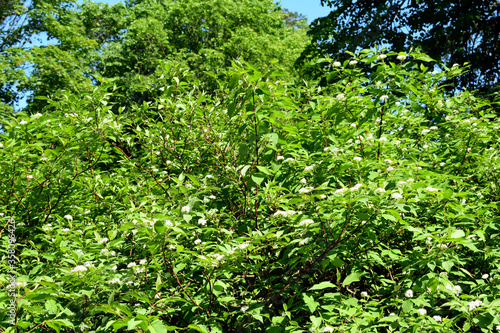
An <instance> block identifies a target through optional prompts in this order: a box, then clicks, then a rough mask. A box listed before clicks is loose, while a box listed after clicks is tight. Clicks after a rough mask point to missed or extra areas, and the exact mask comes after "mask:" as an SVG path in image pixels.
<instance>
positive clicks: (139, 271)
mask: <svg viewBox="0 0 500 333" xmlns="http://www.w3.org/2000/svg"><path fill="white" fill-rule="evenodd" d="M145 271H146V268H145V267H136V268H134V272H135V273H136V274H138V273H144V272H145Z"/></svg>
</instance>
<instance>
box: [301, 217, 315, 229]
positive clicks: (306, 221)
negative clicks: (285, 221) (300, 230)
mask: <svg viewBox="0 0 500 333" xmlns="http://www.w3.org/2000/svg"><path fill="white" fill-rule="evenodd" d="M313 223H314V221H313V220H311V219H306V220H302V221H300V223H299V226H301V227H302V226H307V225H310V224H313Z"/></svg>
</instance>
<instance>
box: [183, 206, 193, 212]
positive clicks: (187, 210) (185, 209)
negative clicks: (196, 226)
mask: <svg viewBox="0 0 500 333" xmlns="http://www.w3.org/2000/svg"><path fill="white" fill-rule="evenodd" d="M190 210H191V209H190V208H189V206H183V207H182V208H181V212H183V213H189V211H190Z"/></svg>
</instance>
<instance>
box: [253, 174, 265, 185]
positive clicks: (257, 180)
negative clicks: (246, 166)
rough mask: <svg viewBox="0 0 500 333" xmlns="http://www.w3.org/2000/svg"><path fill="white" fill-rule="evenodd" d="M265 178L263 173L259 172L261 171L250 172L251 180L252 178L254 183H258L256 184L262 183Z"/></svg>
mask: <svg viewBox="0 0 500 333" xmlns="http://www.w3.org/2000/svg"><path fill="white" fill-rule="evenodd" d="M265 178H266V176H264V175H263V174H261V173H254V174H252V180H253V181H254V182H255V183H256V184H258V185H260V184H261V183H262V181H263V180H264V179H265Z"/></svg>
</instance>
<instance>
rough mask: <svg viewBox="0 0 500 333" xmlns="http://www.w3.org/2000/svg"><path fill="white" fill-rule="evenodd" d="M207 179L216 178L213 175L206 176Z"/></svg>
mask: <svg viewBox="0 0 500 333" xmlns="http://www.w3.org/2000/svg"><path fill="white" fill-rule="evenodd" d="M205 178H214V176H212V175H206V176H205Z"/></svg>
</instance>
